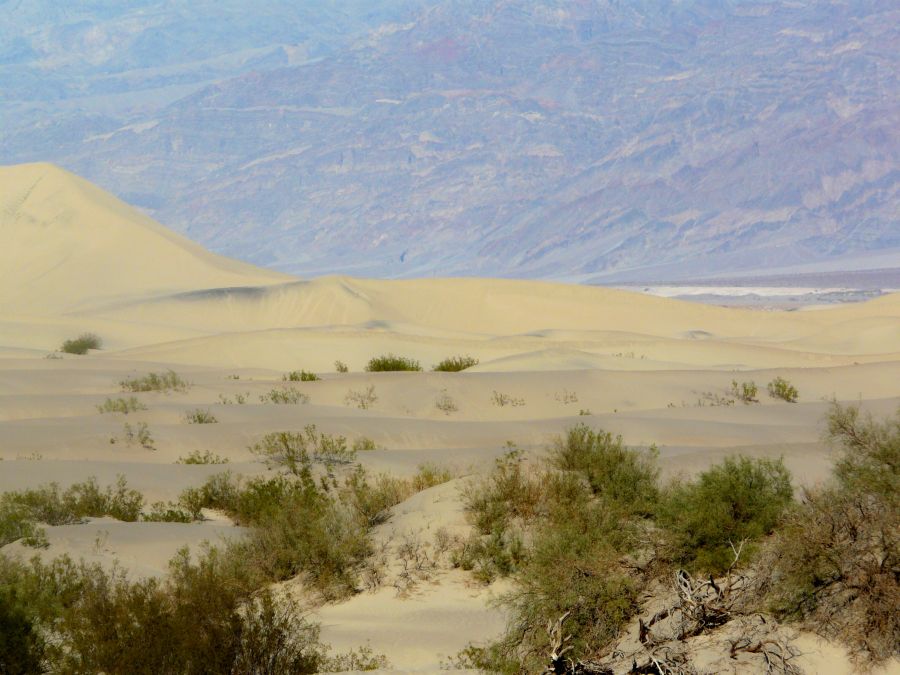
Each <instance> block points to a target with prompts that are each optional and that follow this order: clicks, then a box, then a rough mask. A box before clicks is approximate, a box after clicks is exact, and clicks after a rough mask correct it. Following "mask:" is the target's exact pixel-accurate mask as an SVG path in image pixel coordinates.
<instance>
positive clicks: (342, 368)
mask: <svg viewBox="0 0 900 675" xmlns="http://www.w3.org/2000/svg"><path fill="white" fill-rule="evenodd" d="M334 369H335V371H336V372H338V373H349V372H350V368H349V367H348V366H347V364H346V363H344V362H343V361H335V362H334Z"/></svg>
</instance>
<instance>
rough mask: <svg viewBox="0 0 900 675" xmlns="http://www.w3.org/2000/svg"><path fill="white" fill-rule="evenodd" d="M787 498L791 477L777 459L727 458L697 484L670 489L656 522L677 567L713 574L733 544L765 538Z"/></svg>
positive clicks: (725, 565) (727, 562) (730, 556)
mask: <svg viewBox="0 0 900 675" xmlns="http://www.w3.org/2000/svg"><path fill="white" fill-rule="evenodd" d="M792 500H793V490H792V488H791V477H790V473H789V472H788V470H787V468H786V467H785V466H784V462H782V461H781V460H780V459H779V460H776V461H772V460H769V459H751V458H748V457H737V458H727V459H725V460H724V461H723V462H722V463H721V464H718V465H716V466H713V467H712V468H710V469H708V470H706V471H704V472H703V473H701V474H700V475H699V476H698V477H697V479H696V480H693V481H689V482H677V483H675V484H674V485H672V486H670V487H669V488H668V489H667V490H666V491H665V493H664V496H663V498H662V499H661V500H660V503H659V507H658V509H657V519H658V521H659V524H660V525H661V526H662V527H664V528H665V530H666V531H667V533H668V535H669V536H670V538H671V545H672V547H673V551H672V552H671V554H670V555H671V557H672V559H673V560H674V561H675V562H676V563H678V564H680V565H683V566H685V567H687V568H688V569H689V570H691V571H699V572H705V573H710V574H713V575H718V574H721V573H723V572H724V571H725V570H727V569H728V567H729V565H730V564H731V563H732V562H733V558H734V556H733V550H732V546H733V545H737V543H739V542H741V541H744V540H749V541H750V542H752V541H755V540H759V539H760V538H761V537H763V536H764V535H768V534H770V533H771V532H772V531H773V530H774V528H775V525H776V524H777V523H778V520H779V518H780V517H781V515H782V513H783V512H784V510H785V509H786V508H787V507H788V506H789V505H790V504H791V502H792ZM747 553H750V551H747Z"/></svg>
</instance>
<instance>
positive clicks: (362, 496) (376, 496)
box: [341, 464, 453, 527]
mask: <svg viewBox="0 0 900 675" xmlns="http://www.w3.org/2000/svg"><path fill="white" fill-rule="evenodd" d="M452 479H453V473H452V472H451V471H450V470H449V469H446V468H441V467H438V466H436V465H434V464H422V465H420V466H419V468H418V471H417V472H416V474H415V475H414V476H412V477H411V478H408V479H403V478H397V477H396V476H391V475H389V474H385V473H381V474H378V475H376V476H374V477H373V476H370V475H369V474H368V473H367V472H366V471H365V470H364V469H363V468H362V467H361V466H357V467H356V468H355V469H354V471H353V472H351V473H350V474H349V475H348V476H347V477H346V478H345V479H344V485H343V487H342V489H341V499H342V501H343V502H344V503H345V504H348V505H349V506H350V507H351V508H352V509H353V511H354V512H355V513H356V514H358V516H359V517H360V518H361V519H362V522H363V523H364V524H365V525H366V527H373V526H375V525H377V524H379V523H382V522H384V521H385V519H386V518H387V515H388V509H390V508H391V507H392V506H396V505H397V504H399V503H400V502H402V501H404V500H406V499H408V498H409V497H411V496H412V495H414V494H415V493H417V492H421V491H422V490H426V489H428V488H430V487H434V486H435V485H440V484H442V483H446V482H447V481H449V480H452Z"/></svg>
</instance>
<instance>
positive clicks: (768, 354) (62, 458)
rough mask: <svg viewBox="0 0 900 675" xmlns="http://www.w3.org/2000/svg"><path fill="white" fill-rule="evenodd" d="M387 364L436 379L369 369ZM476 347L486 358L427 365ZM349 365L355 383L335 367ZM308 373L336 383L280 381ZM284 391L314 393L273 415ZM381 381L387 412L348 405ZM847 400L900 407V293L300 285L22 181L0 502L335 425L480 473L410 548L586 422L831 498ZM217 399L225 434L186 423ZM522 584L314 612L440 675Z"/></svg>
mask: <svg viewBox="0 0 900 675" xmlns="http://www.w3.org/2000/svg"><path fill="white" fill-rule="evenodd" d="M85 331H90V332H93V333H96V334H98V335H100V336H101V337H102V338H103V342H104V345H103V349H102V350H100V351H92V352H91V353H90V354H88V355H85V356H74V355H68V354H65V355H62V356H61V357H60V358H46V357H47V356H48V354H52V353H54V351H55V350H56V349H57V348H58V347H59V345H60V344H61V343H62V342H63V340H65V339H67V338H71V337H74V336H76V335H78V334H79V333H82V332H85ZM389 352H393V353H395V354H400V355H404V356H409V357H411V358H414V359H418V360H419V361H420V362H421V363H422V365H423V367H424V368H425V369H426V372H421V373H405V372H397V373H369V372H365V371H364V370H363V368H364V366H365V364H366V362H367V361H368V360H369V359H370V358H371V357H373V356H376V355H380V354H385V353H389ZM463 354H465V355H471V356H473V357H476V358H477V359H478V360H479V364H478V365H477V366H475V367H473V368H471V369H469V370H466V371H464V372H461V373H438V372H428V369H429V368H430V366H431V365H432V364H435V363H437V362H438V361H440V360H441V359H443V358H445V357H448V356H454V355H463ZM55 356H59V355H55ZM335 361H342V362H344V363H346V364H347V366H348V367H349V372H346V373H338V372H335V366H334V364H335ZM168 369H172V370H174V371H176V372H177V373H178V374H179V375H181V376H182V377H184V378H185V379H187V380H189V381H190V382H191V383H192V386H191V387H190V388H189V389H188V390H187V391H186V392H180V393H179V392H173V393H168V394H161V393H155V392H150V393H139V394H136V396H137V397H138V398H139V399H140V401H141V402H142V403H143V404H145V405H146V407H147V409H146V410H144V411H138V412H135V413H131V414H129V415H128V416H127V418H126V417H125V416H123V415H119V414H100V413H98V411H97V406H98V405H99V404H101V403H103V401H104V400H105V399H106V398H107V397H115V396H119V395H121V391H120V388H119V385H118V383H119V381H120V380H122V379H123V378H125V377H128V376H134V375H142V374H145V373H148V372H151V371H155V372H159V371H165V370H168ZM300 369H305V370H308V371H314V372H316V373H318V374H319V376H320V377H321V378H322V379H321V380H320V381H315V382H290V383H284V382H282V376H283V374H284V373H286V372H288V371H292V370H300ZM776 376H782V377H785V378H787V379H788V380H790V381H791V382H792V383H794V384H795V385H796V386H797V388H798V390H799V392H800V396H799V401H798V402H797V403H795V404H789V403H785V402H782V401H778V400H776V399H773V398H770V397H768V396H767V395H766V394H765V392H764V391H761V395H760V402H759V403H758V404H754V405H742V404H741V403H740V402H738V403H737V404H735V405H716V403H717V401H721V398H724V397H727V396H728V391H729V389H730V387H731V383H732V380H739V381H743V380H751V379H752V380H754V381H755V382H757V383H758V384H760V386H761V389H763V388H764V386H765V383H766V382H768V381H770V380H771V379H773V378H774V377H776ZM286 384H289V385H290V386H291V387H294V388H295V389H297V390H299V391H300V392H302V393H303V394H305V395H306V396H308V402H307V403H304V404H297V405H272V404H266V403H262V402H261V401H260V396H262V395H265V394H266V393H267V392H270V391H271V390H273V389H277V388H282V387H284V386H285V385H286ZM369 387H374V394H375V396H376V398H375V399H374V401H372V403H371V404H370V405H369V406H368V407H367V408H364V409H363V408H359V407H357V405H355V404H354V402H353V401H352V400H351V401H349V402H348V398H347V397H348V393H349V392H364V391H366V390H367V389H368V388H369ZM834 398H836V399H838V400H841V401H850V402H856V401H859V402H862V404H863V406H864V408H865V409H867V410H870V411H872V412H873V413H875V414H876V415H879V416H882V415H889V414H892V413H893V412H894V411H896V410H897V409H898V405H900V295H889V296H885V297H882V298H879V299H875V300H871V301H868V302H865V303H859V304H847V305H841V306H836V307H830V308H827V309H816V308H808V309H803V310H799V311H790V312H783V311H762V310H749V309H726V308H720V307H713V306H706V305H701V304H694V303H686V302H680V301H676V300H670V299H663V298H655V297H649V296H646V295H640V294H636V293H628V292H624V291H614V290H609V289H603V288H596V287H583V286H572V285H564V284H554V283H538V282H526V281H504V280H489V279H434V280H431V279H429V280H406V281H374V280H362V279H354V278H346V277H325V278H319V279H314V280H308V281H307V280H298V279H295V278H291V277H287V276H285V275H281V274H278V273H275V272H271V271H268V270H263V269H259V268H254V267H251V266H249V265H245V264H242V263H238V262H235V261H231V260H227V259H224V258H220V257H218V256H215V255H212V254H210V253H208V252H206V251H204V250H202V249H200V248H199V247H197V246H195V245H194V244H191V243H190V242H188V241H187V240H186V239H183V238H181V237H180V236H178V235H175V234H173V233H171V232H170V231H168V230H166V229H165V228H163V227H162V226H160V225H158V224H156V223H155V222H153V221H152V220H150V219H149V218H147V217H146V216H144V215H142V214H140V213H139V212H137V211H135V210H133V209H131V208H130V207H128V206H127V205H126V204H124V203H122V202H120V201H118V200H117V199H115V198H113V197H111V196H110V195H108V194H106V193H104V192H103V191H101V190H100V189H98V188H96V187H94V186H92V185H90V184H89V183H87V182H85V181H83V180H81V179H79V178H77V177H76V176H73V175H71V174H68V173H66V172H64V171H62V170H60V169H57V168H55V167H53V166H50V165H41V164H36V165H24V166H16V167H6V168H0V460H2V461H0V492H2V491H7V490H14V489H22V488H25V487H34V486H38V485H42V484H46V483H48V482H51V481H55V482H57V483H59V484H60V485H61V486H66V485H69V484H71V483H73V482H76V481H83V480H85V479H87V478H88V477H90V476H95V477H96V478H97V479H98V481H99V482H100V483H101V484H108V483H113V482H115V480H116V477H117V476H118V475H124V476H125V477H126V478H127V480H128V483H129V485H130V486H131V487H134V488H135V489H137V490H139V491H141V492H142V493H144V494H145V496H146V497H147V499H148V501H156V500H171V499H175V498H177V496H178V494H179V493H180V492H181V491H182V490H183V489H184V488H186V487H189V486H192V485H199V484H200V483H202V482H203V481H204V480H205V479H206V478H207V477H208V476H209V475H211V474H213V473H216V472H219V471H221V470H222V469H223V467H222V466H216V465H186V464H179V463H176V460H178V459H179V458H180V457H183V456H186V455H187V454H189V453H191V452H193V451H200V452H204V451H210V452H213V453H216V454H218V455H220V456H222V457H224V458H227V459H228V460H229V463H228V464H227V465H226V467H224V468H227V469H228V470H230V471H232V472H234V473H237V474H243V475H258V474H263V473H265V472H267V471H268V469H267V468H266V467H265V466H264V465H263V464H262V463H260V462H259V461H257V460H256V458H255V457H254V456H253V455H252V454H250V452H249V451H248V446H249V445H251V444H252V443H254V442H255V441H257V440H259V438H260V437H261V436H262V435H264V434H266V433H268V432H272V431H284V430H300V429H302V428H303V427H304V426H305V425H307V424H315V425H316V426H317V427H318V428H319V429H321V430H322V431H325V432H328V433H331V434H340V435H343V436H346V437H347V438H348V439H351V440H352V439H356V438H359V437H363V436H364V437H368V438H370V439H372V440H373V441H374V442H375V445H376V446H377V449H374V450H369V451H365V452H361V453H360V454H359V457H358V458H359V461H360V462H361V463H362V464H363V465H364V466H365V467H366V468H368V469H371V470H373V471H375V472H379V471H386V472H391V473H393V474H396V475H410V474H412V473H413V472H415V470H416V468H417V466H419V465H420V464H422V463H423V462H433V463H435V464H438V465H445V466H449V467H451V468H452V469H453V470H454V471H455V472H457V473H458V475H459V476H460V477H459V478H457V479H454V480H453V481H450V482H449V483H445V484H443V485H440V486H437V487H434V488H430V489H428V490H425V491H424V492H420V493H418V494H416V495H415V496H413V497H411V498H410V499H409V500H407V501H406V502H404V503H402V504H400V505H399V506H397V507H395V508H394V512H393V515H392V517H391V518H390V519H389V520H388V521H387V522H386V523H384V524H382V525H380V526H379V529H378V531H377V532H376V539H379V540H380V541H383V542H385V550H386V551H387V552H388V557H390V550H391V547H392V546H396V545H397V543H398V542H400V541H401V540H403V539H404V538H409V537H413V538H419V539H420V540H421V541H423V542H426V541H431V539H432V538H433V533H434V531H436V530H437V529H438V528H440V527H444V528H447V529H448V530H449V531H450V532H455V533H461V534H462V533H465V532H466V531H467V528H468V525H467V523H466V521H465V518H464V514H463V511H462V507H461V503H460V498H459V490H460V485H461V483H462V482H464V481H465V480H466V476H468V475H471V474H473V473H477V472H479V471H481V470H483V469H484V468H485V467H489V466H490V465H491V463H492V462H493V460H494V458H496V457H498V456H499V455H500V454H501V453H503V452H504V449H505V446H506V444H507V442H508V441H509V442H513V443H515V444H516V445H518V446H519V447H521V448H523V449H524V450H526V451H527V452H528V453H531V454H534V455H539V454H540V453H541V452H542V451H543V450H544V448H545V447H546V446H547V445H548V443H549V442H550V441H551V439H552V438H553V436H554V435H555V434H559V433H560V432H562V431H564V430H565V429H567V428H568V427H571V426H572V425H574V424H576V423H579V422H585V423H587V424H589V425H591V426H594V427H599V428H603V429H605V430H609V431H612V432H614V433H616V434H621V435H622V436H623V437H624V439H625V441H626V443H628V444H630V445H635V446H648V445H650V444H655V445H657V446H658V448H659V453H660V464H661V466H662V468H663V471H664V473H665V474H667V475H676V474H679V473H683V474H686V475H690V474H692V473H695V472H697V471H698V470H702V469H703V468H705V467H707V466H709V465H710V464H712V463H714V462H716V461H718V460H720V459H721V458H723V457H725V456H728V455H731V454H735V453H743V454H746V455H751V456H757V457H762V456H765V457H773V458H777V457H784V460H785V463H786V464H787V466H788V467H789V469H790V470H791V472H792V474H793V476H794V480H795V482H796V483H798V484H800V485H812V484H815V483H817V482H820V481H822V480H823V479H824V478H825V477H826V476H827V475H828V474H829V472H830V469H831V459H830V452H831V451H830V449H829V447H828V446H827V444H826V443H824V442H823V440H822V436H823V422H822V420H823V416H824V414H825V412H826V410H827V408H828V402H829V401H830V400H832V399H834ZM238 400H244V401H246V402H245V403H244V404H239V403H237V401H238ZM439 400H441V401H445V402H446V401H448V400H449V401H452V406H447V405H444V406H442V408H444V409H441V408H439V407H438V406H437V405H436V403H437V402H438V401H439ZM499 403H504V404H503V405H500V404H499ZM197 408H201V409H204V410H209V411H211V412H212V413H213V414H214V415H215V417H216V418H218V420H219V423H218V424H187V423H185V421H184V416H185V413H186V412H188V411H190V410H194V409H197ZM124 422H130V423H132V424H136V423H138V422H144V423H146V424H147V428H148V429H149V430H150V432H151V433H152V437H153V443H152V445H153V448H154V449H148V448H145V447H141V445H140V444H137V443H135V444H130V445H129V444H128V443H125V442H122V441H121V440H120V441H119V442H116V443H111V442H110V439H111V438H117V437H121V435H122V432H123V424H124ZM240 533H241V530H240V528H236V527H234V526H232V525H231V524H230V523H229V522H228V521H227V520H226V519H223V518H216V517H215V516H214V515H212V516H211V517H210V519H209V520H206V521H204V522H201V523H192V524H178V523H140V522H139V523H123V522H117V521H113V520H109V519H98V520H93V521H91V522H89V523H87V524H83V525H68V526H59V527H51V528H47V534H48V538H49V541H50V546H49V548H47V549H44V550H43V551H42V552H41V555H43V556H54V555H58V554H61V553H64V552H68V553H70V554H73V555H75V556H83V557H85V558H86V559H89V560H97V561H101V562H111V561H112V560H118V561H119V562H120V563H121V564H122V565H123V566H125V567H126V568H128V569H129V570H130V571H131V573H132V574H134V575H161V574H164V573H165V570H166V564H167V561H168V560H169V559H170V558H171V557H172V556H173V555H174V554H175V552H176V550H177V549H178V548H179V547H181V546H183V545H190V546H191V547H194V548H196V547H197V546H198V545H199V543H200V542H201V541H203V540H209V541H211V542H216V541H220V540H221V539H222V538H224V537H230V536H240ZM7 548H8V552H12V553H16V551H18V553H17V554H22V555H26V554H30V553H26V550H25V549H23V547H22V546H21V545H20V544H18V543H17V544H12V545H10V546H9V547H7ZM502 588H503V583H502V582H500V583H497V584H494V585H493V586H483V585H481V584H479V583H477V582H476V581H475V580H473V579H472V578H471V576H470V575H469V574H468V573H466V572H463V571H460V570H454V569H449V568H447V569H437V570H435V571H433V573H431V574H430V575H429V576H428V578H427V579H422V580H421V581H420V582H419V583H417V584H416V585H415V586H414V587H412V588H410V589H408V590H406V591H405V592H402V593H401V592H399V591H398V590H397V588H395V587H394V586H393V585H391V584H390V583H387V584H384V585H382V586H381V587H380V588H379V589H376V590H372V591H364V592H362V593H360V594H358V595H356V596H354V597H352V598H350V599H349V600H346V601H343V602H340V603H337V604H327V605H325V606H321V607H319V608H317V609H316V610H315V616H316V618H317V619H318V620H319V621H320V622H321V624H322V631H323V638H324V640H325V641H327V642H330V643H331V644H332V645H334V646H335V647H336V648H341V649H343V648H350V647H355V646H358V645H361V644H366V643H368V644H370V645H371V647H372V649H373V650H374V651H376V652H380V653H383V654H385V655H386V656H387V657H388V659H389V660H390V662H391V664H392V667H393V668H394V669H396V671H426V670H437V669H438V668H439V667H440V664H441V663H442V662H444V661H446V660H447V659H448V658H449V657H451V656H452V655H454V654H455V653H457V652H458V651H459V650H460V649H462V648H463V647H464V646H466V644H468V643H469V642H472V641H476V642H477V641H483V640H485V639H488V638H490V637H492V636H494V635H496V634H497V633H499V632H500V631H501V630H502V628H503V625H504V616H503V614H502V613H501V611H500V610H499V609H496V608H495V607H493V606H492V605H491V604H490V600H491V598H493V597H495V596H496V595H497V593H498V592H499V591H501V590H502ZM806 639H807V644H808V645H809V654H807V656H806V657H805V659H806V662H805V663H806V667H807V668H808V670H809V672H850V666H849V665H848V664H847V662H846V661H845V660H844V657H843V656H842V652H841V650H840V649H839V648H838V647H835V646H832V645H828V644H826V643H824V642H819V641H816V640H815V639H814V638H812V637H807V638H806Z"/></svg>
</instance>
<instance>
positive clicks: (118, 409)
mask: <svg viewBox="0 0 900 675" xmlns="http://www.w3.org/2000/svg"><path fill="white" fill-rule="evenodd" d="M146 409H147V406H145V405H144V404H143V403H141V402H140V401H138V400H137V398H136V397H134V396H129V397H128V398H116V399H112V398H107V399H106V400H105V401H104V402H103V404H102V405H98V406H97V410H98V411H99V412H100V413H122V414H124V415H127V414H128V413H131V412H137V411H138V410H146Z"/></svg>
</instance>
